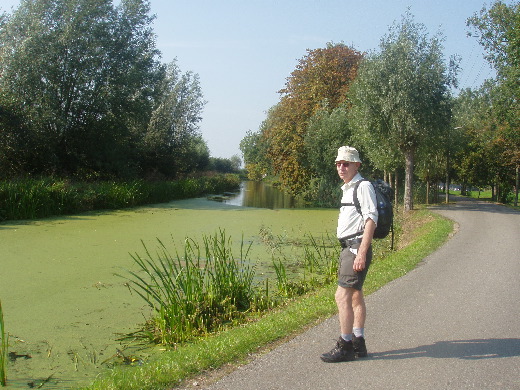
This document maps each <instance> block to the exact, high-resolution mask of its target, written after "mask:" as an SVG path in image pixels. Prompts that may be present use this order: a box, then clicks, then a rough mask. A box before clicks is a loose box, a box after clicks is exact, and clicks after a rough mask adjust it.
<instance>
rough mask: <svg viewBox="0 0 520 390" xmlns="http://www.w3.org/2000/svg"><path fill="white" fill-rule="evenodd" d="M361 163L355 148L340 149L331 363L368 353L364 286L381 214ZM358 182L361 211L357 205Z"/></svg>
mask: <svg viewBox="0 0 520 390" xmlns="http://www.w3.org/2000/svg"><path fill="white" fill-rule="evenodd" d="M360 165H361V160H360V158H359V153H358V151H357V150H356V149H354V148H351V147H349V146H342V147H340V148H339V149H338V156H337V157H336V169H337V171H338V175H339V177H340V178H341V179H342V180H343V182H344V184H343V186H342V187H341V189H342V190H343V197H342V198H341V205H342V206H341V209H340V213H339V217H338V228H337V237H338V239H339V241H340V243H341V247H342V250H341V254H340V258H339V267H338V288H337V290H336V294H335V299H336V304H337V306H338V316H339V324H340V330H341V336H340V338H339V340H338V341H337V343H336V346H335V347H334V348H333V349H332V350H331V351H330V352H328V353H324V354H323V355H321V359H322V360H323V361H325V362H328V363H335V362H345V361H352V360H354V359H355V358H356V357H365V356H367V349H366V346H365V335H364V328H365V318H366V307H365V299H364V297H363V291H362V288H363V283H364V281H365V277H366V274H367V272H368V268H369V266H370V262H371V260H372V237H373V235H374V230H375V228H376V224H377V216H378V214H377V207H376V194H375V190H374V187H373V186H372V184H371V183H370V182H369V181H363V177H361V175H360V174H359V173H358V170H359V167H360ZM359 181H361V182H360V183H358V182H359ZM356 183H358V188H357V198H358V200H359V203H360V206H361V214H360V213H358V211H357V209H356V207H355V205H354V187H355V186H356Z"/></svg>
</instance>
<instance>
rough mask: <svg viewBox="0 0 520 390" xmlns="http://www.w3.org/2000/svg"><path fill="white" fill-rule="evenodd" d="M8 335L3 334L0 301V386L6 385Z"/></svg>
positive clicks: (0, 302)
mask: <svg viewBox="0 0 520 390" xmlns="http://www.w3.org/2000/svg"><path fill="white" fill-rule="evenodd" d="M8 337H9V335H8V334H6V332H5V327H4V312H3V310H2V301H0V385H2V386H6V385H7V372H6V364H7V346H8Z"/></svg>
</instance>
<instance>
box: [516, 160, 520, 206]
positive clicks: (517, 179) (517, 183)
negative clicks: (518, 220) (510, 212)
mask: <svg viewBox="0 0 520 390" xmlns="http://www.w3.org/2000/svg"><path fill="white" fill-rule="evenodd" d="M519 171H520V165H517V166H516V180H515V207H517V206H518V185H519V184H520V177H519Z"/></svg>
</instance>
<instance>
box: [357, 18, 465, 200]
mask: <svg viewBox="0 0 520 390" xmlns="http://www.w3.org/2000/svg"><path fill="white" fill-rule="evenodd" d="M455 72H456V64H455V62H454V61H453V60H452V66H451V67H450V68H449V69H448V68H447V67H446V65H445V63H444V60H443V55H442V45H441V39H440V38H439V37H433V38H429V37H428V35H427V33H426V28H425V27H424V25H422V24H417V23H415V22H414V20H413V17H412V16H411V15H410V14H406V15H405V16H404V17H403V20H402V21H401V23H400V24H396V25H394V26H393V27H392V29H391V30H390V32H389V34H388V35H387V36H386V37H384V38H383V40H382V41H381V45H380V52H378V53H372V54H371V55H369V56H368V57H367V58H366V60H365V61H364V62H363V63H362V64H361V66H360V69H359V73H358V77H357V78H356V80H355V81H354V83H353V85H352V88H351V90H350V93H349V96H350V99H351V103H352V110H351V112H352V125H353V126H354V128H355V129H356V134H357V135H356V137H358V138H359V140H361V141H362V142H363V144H362V146H363V148H364V149H365V150H366V153H367V155H368V157H369V158H370V160H372V161H373V162H374V164H375V165H376V166H377V167H378V168H380V169H385V170H391V169H395V168H396V167H397V166H398V162H399V157H400V156H404V158H405V161H406V164H405V167H406V185H405V208H406V209H411V208H412V207H413V202H412V191H411V190H412V184H413V168H414V159H415V157H416V154H417V152H418V151H419V150H421V149H422V156H424V158H429V157H430V156H431V155H433V154H434V153H436V152H437V151H438V149H439V147H440V146H441V145H442V140H443V139H444V137H445V135H446V132H447V131H448V129H449V127H450V126H451V124H450V119H451V105H450V104H451V96H450V93H449V86H450V85H451V84H452V83H453V81H454V74H455ZM399 165H400V164H399Z"/></svg>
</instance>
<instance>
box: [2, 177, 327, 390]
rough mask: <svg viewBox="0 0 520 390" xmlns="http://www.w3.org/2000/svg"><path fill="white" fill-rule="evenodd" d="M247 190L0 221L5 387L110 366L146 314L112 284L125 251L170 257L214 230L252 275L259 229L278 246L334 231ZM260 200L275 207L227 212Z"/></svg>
mask: <svg viewBox="0 0 520 390" xmlns="http://www.w3.org/2000/svg"><path fill="white" fill-rule="evenodd" d="M251 191H252V190H251V187H250V186H247V185H244V186H243V188H242V190H241V192H240V194H238V195H236V196H235V197H230V198H229V199H227V200H226V201H225V202H215V201H211V200H208V199H206V198H200V199H188V200H182V201H174V202H170V203H164V204H158V205H151V206H146V207H140V208H136V209H131V210H122V211H112V212H99V213H87V214H80V215H74V216H67V217H59V218H49V219H44V220H38V221H21V222H4V223H1V224H0V256H1V263H0V264H1V268H0V300H1V302H2V306H3V311H4V320H5V327H6V331H7V332H9V352H10V353H11V352H12V355H11V357H12V359H9V361H8V364H7V375H8V387H7V389H27V388H30V387H38V385H39V384H42V383H43V385H42V387H41V388H42V389H67V388H71V387H74V386H77V385H85V384H88V383H90V381H91V380H92V379H93V378H94V377H95V376H96V375H98V374H99V373H100V372H101V371H102V370H103V369H106V368H107V367H109V366H110V364H112V363H113V362H114V361H116V360H117V357H116V356H117V351H118V350H124V348H125V344H124V343H123V342H120V341H118V340H117V339H118V338H119V337H120V336H121V335H123V334H128V333H130V332H133V331H135V330H137V329H138V328H139V325H140V324H142V323H143V322H144V321H145V320H146V318H149V316H150V310H149V308H148V307H147V306H146V304H145V303H144V301H143V300H142V299H141V298H140V297H138V296H137V294H135V293H134V294H132V293H131V292H130V290H129V289H128V287H127V285H126V281H125V279H124V278H123V277H121V275H123V276H124V275H128V270H134V271H135V270H136V266H135V264H134V263H133V260H132V258H131V254H134V253H139V254H143V253H144V249H143V243H144V244H145V245H146V246H147V248H148V249H149V250H150V252H152V253H154V252H155V250H156V249H157V247H158V246H157V239H160V240H161V241H162V242H164V243H165V245H167V246H168V247H169V248H170V250H171V252H172V253H175V250H176V249H178V250H179V251H182V248H183V243H184V240H185V239H186V238H192V239H194V240H196V241H198V242H201V239H202V237H203V236H204V235H214V234H215V233H216V232H218V231H219V230H220V229H223V230H224V231H225V232H226V235H227V236H228V237H230V238H231V240H232V242H233V245H234V247H235V248H236V252H234V253H239V251H238V248H239V246H240V243H241V240H242V239H243V240H244V241H245V242H246V243H252V247H251V253H250V256H249V257H250V260H251V261H252V262H254V263H255V264H256V265H258V268H257V273H259V274H261V273H263V272H267V271H266V267H267V266H269V265H270V264H271V255H272V252H271V250H270V249H269V248H267V247H266V245H265V243H263V242H262V239H261V237H260V231H262V230H263V231H269V232H271V233H272V235H273V236H276V237H285V238H287V239H288V240H290V239H296V238H298V237H302V236H304V235H305V234H313V235H316V236H320V235H323V234H330V233H331V232H334V229H335V222H336V218H337V210H323V209H321V210H315V209H298V208H280V207H279V206H280V204H283V205H289V207H294V206H292V205H294V203H291V202H293V201H291V200H289V201H286V200H280V199H279V198H278V197H279V196H280V195H279V194H278V195H277V196H275V197H273V196H271V197H270V198H269V196H268V195H266V194H265V193H264V194H263V195H257V194H254V193H251ZM253 191H254V190H253ZM267 191H269V190H267ZM240 198H241V199H242V200H240ZM268 198H269V199H278V200H276V201H273V202H275V203H263V205H264V206H266V205H267V206H268V207H267V208H265V207H264V208H260V207H258V206H256V207H243V206H241V205H240V206H238V205H237V204H239V202H242V203H241V204H251V203H248V202H250V199H268ZM255 204H257V205H258V204H260V203H255ZM295 256H296V255H295ZM293 260H294V259H293ZM46 380H47V381H46Z"/></svg>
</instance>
